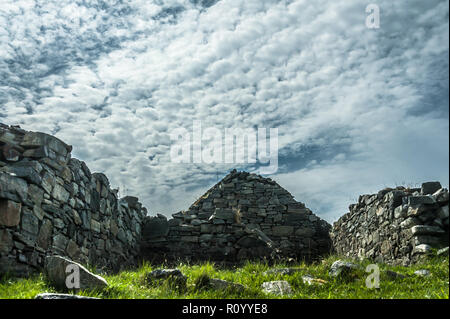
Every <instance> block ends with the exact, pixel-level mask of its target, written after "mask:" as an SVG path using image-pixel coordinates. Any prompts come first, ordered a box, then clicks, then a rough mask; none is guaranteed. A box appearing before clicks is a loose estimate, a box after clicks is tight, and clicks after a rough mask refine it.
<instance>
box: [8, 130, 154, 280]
mask: <svg viewBox="0 0 450 319" xmlns="http://www.w3.org/2000/svg"><path fill="white" fill-rule="evenodd" d="M71 150H72V147H71V146H69V145H67V144H65V143H64V142H62V141H61V140H59V139H57V138H56V137H53V136H51V135H48V134H44V133H38V132H29V131H25V130H23V129H20V128H19V127H15V126H6V125H3V124H0V275H1V274H4V273H12V274H15V275H18V276H26V275H28V274H30V273H32V272H35V271H39V270H41V269H42V267H43V263H44V258H45V256H48V255H55V254H58V255H61V256H67V257H69V258H71V259H72V260H74V261H79V262H81V263H84V264H90V265H96V266H97V267H104V268H107V269H112V270H119V269H120V268H122V267H126V266H131V265H137V262H138V257H139V242H140V237H141V224H142V220H143V219H144V216H145V215H146V214H147V210H146V209H145V208H143V207H142V205H141V204H140V203H139V202H138V199H137V198H135V197H130V196H128V197H125V198H122V199H119V198H118V196H117V190H112V189H111V188H110V187H109V181H108V179H107V178H106V176H105V175H104V174H101V173H91V172H90V171H89V168H88V167H87V166H86V164H85V163H84V162H82V161H79V160H77V159H75V158H71Z"/></svg>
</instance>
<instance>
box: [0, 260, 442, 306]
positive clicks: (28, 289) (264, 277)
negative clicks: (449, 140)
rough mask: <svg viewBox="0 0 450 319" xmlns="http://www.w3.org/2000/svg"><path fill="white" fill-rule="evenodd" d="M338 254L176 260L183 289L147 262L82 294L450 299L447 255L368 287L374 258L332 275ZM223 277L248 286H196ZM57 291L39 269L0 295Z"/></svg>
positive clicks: (0, 285) (7, 284)
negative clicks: (232, 261)
mask: <svg viewBox="0 0 450 319" xmlns="http://www.w3.org/2000/svg"><path fill="white" fill-rule="evenodd" d="M337 259H339V258H338V257H336V256H331V257H328V258H326V259H324V260H322V261H321V262H318V263H315V264H304V263H298V264H296V265H292V264H291V265H289V266H288V265H285V264H278V265H276V266H272V267H269V266H268V265H267V264H264V263H255V262H247V263H246V264H245V265H243V266H242V267H238V268H235V269H221V268H219V267H217V266H216V265H214V264H213V263H209V262H205V263H202V264H193V265H189V264H185V263H180V264H178V267H177V268H178V269H180V270H181V271H182V272H183V274H185V275H186V276H187V277H188V281H187V288H186V289H185V290H183V291H179V290H177V289H172V288H171V287H170V285H169V284H168V283H167V282H163V283H162V284H160V285H155V286H151V285H148V284H146V281H145V276H146V274H147V273H148V272H150V271H152V270H154V269H157V268H162V267H164V265H162V266H161V265H160V266H152V265H150V264H148V263H145V264H143V265H142V266H141V267H139V269H136V270H134V271H123V272H121V273H118V274H115V275H104V276H103V277H104V278H105V279H106V280H107V281H108V283H109V286H108V287H107V288H106V289H104V290H102V291H80V292H78V294H79V295H84V296H90V297H98V298H112V299H154V298H157V299H223V298H228V299H239V298H246V299H259V298H262V299H267V298H288V299H289V298H293V299H309V298H319V299H330V298H331V299H424V298H425V299H443V298H445V299H448V298H449V258H448V256H440V257H430V258H429V259H427V260H426V261H424V262H422V263H420V264H416V265H413V266H410V267H402V266H388V265H384V264H378V266H379V268H380V270H381V275H380V287H379V288H378V289H369V288H367V287H366V283H365V281H366V278H367V276H368V275H369V273H366V272H365V271H364V270H365V268H366V266H367V265H369V264H370V263H371V262H369V261H361V262H355V261H353V262H355V263H358V264H360V265H361V266H362V269H361V270H359V271H356V272H355V273H354V274H353V275H352V278H350V279H348V278H347V279H346V280H343V279H334V278H332V277H330V276H329V274H328V271H329V269H330V266H331V264H332V263H333V262H334V261H335V260H337ZM285 267H296V268H297V267H298V268H301V271H299V272H296V273H294V274H292V275H284V276H283V275H280V274H265V272H266V271H267V270H269V269H272V268H285ZM419 269H428V270H429V271H430V272H431V276H429V277H419V276H417V275H415V274H414V271H416V270H419ZM385 270H392V271H395V272H397V273H399V274H403V275H406V277H405V278H402V279H389V278H388V277H387V276H386V274H385V273H384V271H385ZM307 274H308V275H311V276H313V277H314V278H319V279H322V280H325V281H326V283H325V284H323V285H308V284H305V283H303V280H302V276H304V275H307ZM205 275H208V276H209V277H210V278H219V279H224V280H228V281H232V282H235V283H240V284H243V285H245V286H246V289H245V290H244V291H242V292H239V291H232V290H226V291H217V290H211V289H206V290H205V289H197V288H196V287H195V283H196V282H200V281H201V280H202V276H205ZM272 280H286V281H288V282H289V283H290V285H291V286H292V289H293V291H294V294H293V295H291V296H282V297H280V296H276V295H267V294H265V293H264V292H262V291H261V284H262V283H263V282H265V281H272ZM43 292H57V291H56V290H55V289H54V288H52V287H51V286H49V285H48V284H47V283H46V281H45V277H44V276H43V275H42V274H40V275H36V276H34V277H31V278H28V279H14V278H3V279H1V280H0V298H2V299H17V298H19V299H27V298H34V297H35V296H36V295H37V294H38V293H43Z"/></svg>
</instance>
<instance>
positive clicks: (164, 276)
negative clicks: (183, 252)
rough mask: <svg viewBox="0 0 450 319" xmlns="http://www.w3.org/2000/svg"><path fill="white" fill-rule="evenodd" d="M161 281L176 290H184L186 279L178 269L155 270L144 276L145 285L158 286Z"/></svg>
mask: <svg viewBox="0 0 450 319" xmlns="http://www.w3.org/2000/svg"><path fill="white" fill-rule="evenodd" d="M161 280H167V281H168V282H169V283H170V284H171V285H174V286H176V287H177V288H185V287H186V282H187V277H186V276H185V275H183V273H182V272H181V271H180V270H179V269H156V270H153V271H152V272H150V273H148V274H147V275H146V281H147V283H149V284H151V285H153V284H159V283H160V282H161Z"/></svg>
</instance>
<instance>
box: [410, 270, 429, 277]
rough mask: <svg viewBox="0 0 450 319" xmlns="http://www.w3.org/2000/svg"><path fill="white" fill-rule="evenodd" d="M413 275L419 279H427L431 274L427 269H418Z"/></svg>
mask: <svg viewBox="0 0 450 319" xmlns="http://www.w3.org/2000/svg"><path fill="white" fill-rule="evenodd" d="M414 274H415V275H417V276H420V277H429V276H431V272H430V271H429V270H428V269H420V270H416V271H415V272H414Z"/></svg>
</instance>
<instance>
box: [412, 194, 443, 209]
mask: <svg viewBox="0 0 450 319" xmlns="http://www.w3.org/2000/svg"><path fill="white" fill-rule="evenodd" d="M435 203H436V200H435V199H434V198H433V197H432V196H428V195H424V196H410V197H408V205H410V206H414V205H420V204H425V205H431V204H435Z"/></svg>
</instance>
